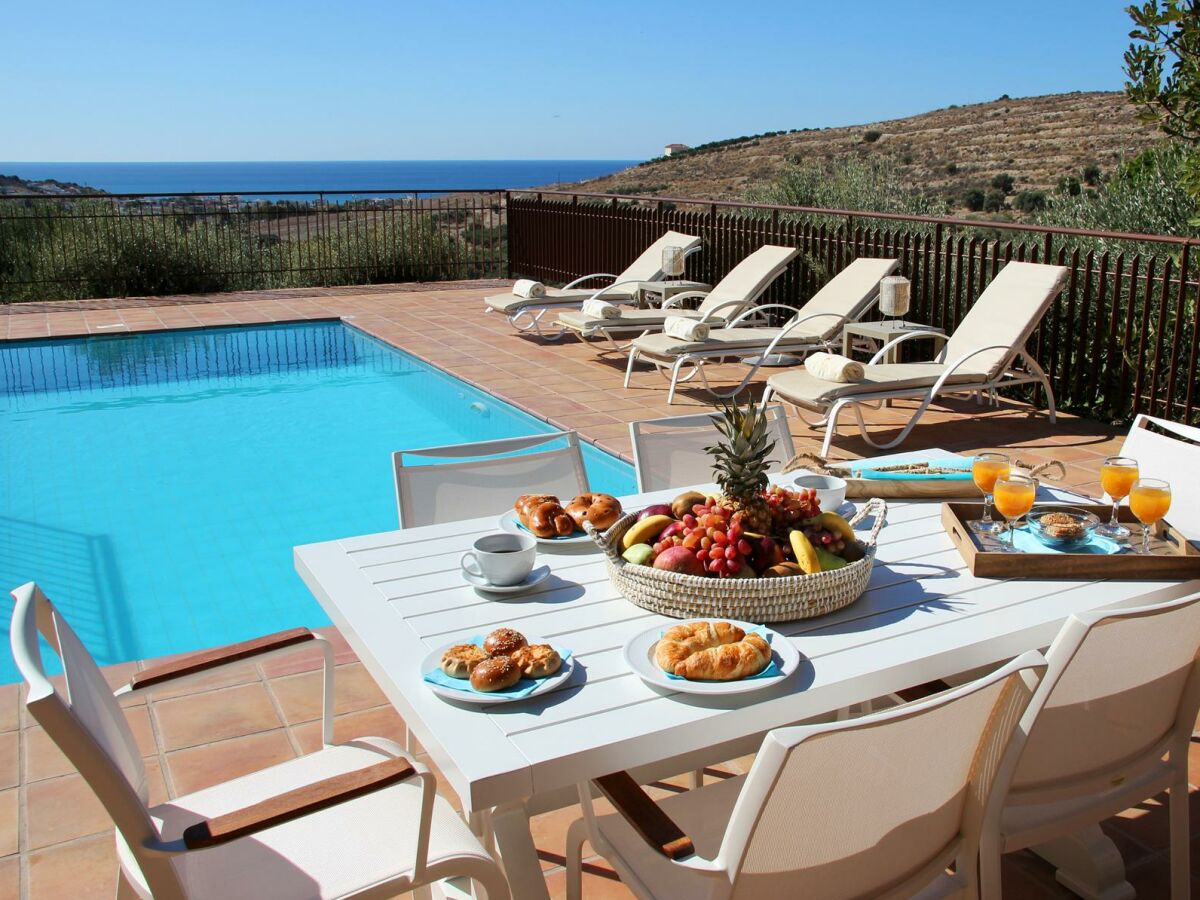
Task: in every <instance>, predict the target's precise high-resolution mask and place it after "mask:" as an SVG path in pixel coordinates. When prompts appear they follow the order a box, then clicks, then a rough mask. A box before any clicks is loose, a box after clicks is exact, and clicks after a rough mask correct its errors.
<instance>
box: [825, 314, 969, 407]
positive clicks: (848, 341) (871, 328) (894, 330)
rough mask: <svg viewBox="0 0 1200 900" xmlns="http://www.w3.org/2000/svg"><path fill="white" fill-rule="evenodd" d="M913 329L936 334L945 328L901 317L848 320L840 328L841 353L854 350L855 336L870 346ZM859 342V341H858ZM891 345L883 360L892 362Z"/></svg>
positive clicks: (887, 340)
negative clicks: (876, 320) (906, 320)
mask: <svg viewBox="0 0 1200 900" xmlns="http://www.w3.org/2000/svg"><path fill="white" fill-rule="evenodd" d="M914 331H934V332H937V333H938V334H945V333H946V332H945V330H943V329H941V328H934V327H933V326H932V325H921V324H920V323H918V322H905V321H904V320H903V319H892V320H889V321H885V322H850V323H849V324H847V325H846V327H845V328H843V329H842V355H843V356H850V355H851V354H852V353H853V352H854V350H855V346H854V345H855V340H854V339H855V338H863V339H865V340H866V341H869V342H871V346H875V345H877V344H886V343H888V342H889V341H892V340H895V339H896V338H898V337H900V336H901V335H904V334H909V333H911V332H914ZM860 343H861V342H860ZM861 349H863V350H869V349H870V347H862V348H861ZM897 349H898V348H896V347H893V348H892V349H890V350H889V351H888V352H887V356H885V357H884V362H888V363H894V362H896V360H897V354H896V350H897ZM883 405H884V406H890V405H891V401H888V400H884V401H883Z"/></svg>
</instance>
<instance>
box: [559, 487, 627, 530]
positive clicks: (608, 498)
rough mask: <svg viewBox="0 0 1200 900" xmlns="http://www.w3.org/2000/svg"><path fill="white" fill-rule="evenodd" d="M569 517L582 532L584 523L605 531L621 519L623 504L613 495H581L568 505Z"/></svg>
mask: <svg viewBox="0 0 1200 900" xmlns="http://www.w3.org/2000/svg"><path fill="white" fill-rule="evenodd" d="M567 515H568V516H570V517H571V518H572V520H574V522H575V527H576V528H578V529H579V530H580V531H583V523H584V522H591V523H592V525H593V527H595V528H599V529H600V530H601V531H603V530H604V529H606V528H608V527H609V526H610V525H612V523H613V522H615V521H617V519H619V518H621V503H620V501H619V500H617V498H616V497H614V496H613V495H612V494H580V495H579V496H578V497H576V498H575V499H574V500H572V501H571V502H570V503H568V504H567Z"/></svg>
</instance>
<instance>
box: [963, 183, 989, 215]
mask: <svg viewBox="0 0 1200 900" xmlns="http://www.w3.org/2000/svg"><path fill="white" fill-rule="evenodd" d="M983 201H984V196H983V191H981V190H980V189H979V188H971V189H970V190H967V191H963V195H962V203H963V206H965V207H966V208H967V209H969V210H970V211H971V212H979V211H980V210H981V209H983Z"/></svg>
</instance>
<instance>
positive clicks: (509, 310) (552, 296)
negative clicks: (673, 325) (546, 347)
mask: <svg viewBox="0 0 1200 900" xmlns="http://www.w3.org/2000/svg"><path fill="white" fill-rule="evenodd" d="M598 290H600V288H599V287H594V288H571V289H570V290H567V291H564V290H563V289H562V288H546V296H545V297H533V298H531V297H518V296H517V295H516V294H496V295H495V296H492V297H484V298H483V302H484V303H486V304H487V305H488V306H489V307H491V308H492V309H494V310H495V311H496V312H499V313H504V314H505V315H506V316H511V315H512V314H513V313H516V312H520V311H521V310H523V309H543V308H547V307H555V306H577V305H579V304H581V303H583V301H584V300H586V299H587V298H588V297H590V296H592V294H594V293H596V291H598ZM604 296H605V297H607V298H609V299H612V300H632V299H633V292H632V291H625V290H615V291H609V292H608V293H607V294H605V295H604Z"/></svg>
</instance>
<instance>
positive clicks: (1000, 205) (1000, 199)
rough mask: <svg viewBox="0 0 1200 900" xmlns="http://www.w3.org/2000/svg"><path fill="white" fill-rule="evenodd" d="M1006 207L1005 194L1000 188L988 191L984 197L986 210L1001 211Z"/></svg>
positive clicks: (984, 208)
mask: <svg viewBox="0 0 1200 900" xmlns="http://www.w3.org/2000/svg"><path fill="white" fill-rule="evenodd" d="M1002 209H1004V194H1002V193H1001V192H1000V191H998V190H991V191H988V192H987V194H986V195H984V198H983V211H984V212H1000V210H1002Z"/></svg>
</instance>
